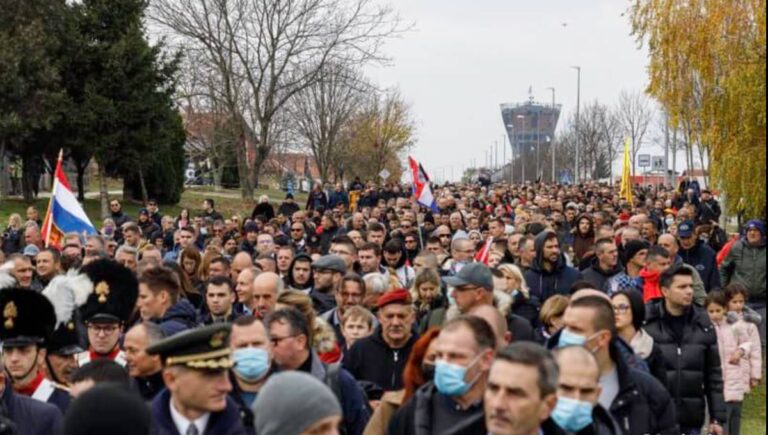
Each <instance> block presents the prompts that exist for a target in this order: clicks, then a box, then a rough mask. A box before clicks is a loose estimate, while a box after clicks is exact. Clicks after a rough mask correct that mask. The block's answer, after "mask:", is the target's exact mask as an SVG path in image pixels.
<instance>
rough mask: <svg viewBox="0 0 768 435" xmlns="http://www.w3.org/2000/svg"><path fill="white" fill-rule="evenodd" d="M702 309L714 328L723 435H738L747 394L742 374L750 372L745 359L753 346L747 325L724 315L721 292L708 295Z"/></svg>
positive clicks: (724, 298) (725, 301)
mask: <svg viewBox="0 0 768 435" xmlns="http://www.w3.org/2000/svg"><path fill="white" fill-rule="evenodd" d="M704 307H705V308H706V310H707V314H709V319H710V320H711V321H712V324H713V325H714V327H715V333H716V335H717V347H718V350H719V352H720V362H721V365H722V373H723V394H724V396H725V403H726V408H727V411H728V414H727V415H728V420H727V422H726V423H725V429H726V431H725V433H727V434H731V435H738V433H739V428H740V426H741V404H742V402H743V401H744V395H745V394H746V393H747V391H749V384H748V382H747V381H746V380H745V375H744V372H745V371H746V372H748V371H749V364H748V361H747V359H746V358H747V357H748V355H749V354H750V351H751V347H752V343H751V342H750V340H749V337H748V335H747V325H746V323H745V322H744V321H743V320H741V319H740V318H738V317H737V316H734V315H731V316H729V315H727V314H726V313H727V309H728V299H727V297H726V294H725V293H724V292H723V291H721V290H713V291H711V292H710V293H709V294H708V295H707V299H706V301H705V303H704Z"/></svg>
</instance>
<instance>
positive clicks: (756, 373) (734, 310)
mask: <svg viewBox="0 0 768 435" xmlns="http://www.w3.org/2000/svg"><path fill="white" fill-rule="evenodd" d="M725 297H726V299H727V300H728V315H729V316H736V317H737V318H739V319H741V320H744V322H746V328H747V336H748V337H749V341H750V343H752V348H751V352H750V353H749V355H747V360H748V362H749V370H747V371H745V372H744V376H745V381H746V382H747V392H749V390H751V389H752V388H755V387H757V385H758V384H760V378H761V377H762V373H763V370H762V368H763V367H762V366H763V354H762V345H761V344H760V332H759V331H758V330H757V328H758V327H759V326H760V324H761V322H762V318H761V317H760V315H759V314H757V312H756V311H755V310H753V309H751V308H749V307H748V306H747V305H746V302H747V297H748V292H747V289H746V288H745V287H744V286H742V285H740V284H735V283H732V284H729V285H728V286H726V287H725Z"/></svg>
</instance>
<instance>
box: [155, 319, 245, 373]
mask: <svg viewBox="0 0 768 435" xmlns="http://www.w3.org/2000/svg"><path fill="white" fill-rule="evenodd" d="M230 329H231V325H229V324H228V323H214V324H213V325H208V326H201V327H199V328H194V329H190V330H187V331H184V332H181V333H179V334H176V335H174V336H172V337H168V338H166V339H163V340H160V341H158V342H157V343H155V344H153V345H151V346H149V347H148V348H147V354H149V355H159V356H160V359H161V360H162V361H163V364H164V365H165V366H174V365H183V366H186V367H189V368H193V369H208V370H217V369H222V370H223V369H230V368H232V366H233V365H234V362H233V361H232V351H231V350H230V348H229V332H230Z"/></svg>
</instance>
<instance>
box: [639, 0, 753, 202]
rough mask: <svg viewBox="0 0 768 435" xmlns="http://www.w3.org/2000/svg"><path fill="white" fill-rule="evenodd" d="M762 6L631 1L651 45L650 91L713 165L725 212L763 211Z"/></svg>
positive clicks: (707, 0) (727, 1)
mask: <svg viewBox="0 0 768 435" xmlns="http://www.w3.org/2000/svg"><path fill="white" fill-rule="evenodd" d="M765 13H766V10H765V0H687V1H679V0H633V4H632V7H631V9H630V17H631V20H632V30H633V34H634V35H635V36H636V37H637V38H638V41H639V42H640V43H641V44H643V43H647V44H648V49H649V54H650V65H649V75H650V83H649V86H648V89H647V91H648V93H649V94H650V95H652V96H653V97H655V98H656V99H657V100H658V101H659V102H661V104H662V105H663V106H664V109H665V110H666V112H667V113H668V114H669V115H670V120H671V124H672V125H673V126H682V127H683V128H684V129H685V131H686V135H688V136H689V140H690V142H689V143H696V144H697V145H698V146H699V149H700V150H702V151H703V153H706V154H707V156H708V161H709V162H710V168H709V169H710V175H711V183H712V185H713V186H714V187H716V188H718V189H720V190H721V191H723V192H725V193H726V194H727V197H728V198H729V200H728V203H727V206H728V209H729V211H731V212H734V211H736V210H735V209H736V204H737V203H738V202H739V198H744V199H745V201H744V203H745V205H746V213H747V215H751V216H762V215H764V213H765V194H766V191H765V164H766V161H765V157H766V155H765V153H766V113H765V101H766V80H765V79H766V72H765V67H766V62H765V61H766V58H765V56H766V44H765V42H766V41H765V38H766V33H765V32H766V27H765V24H766V17H765Z"/></svg>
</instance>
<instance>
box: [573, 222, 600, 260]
mask: <svg viewBox="0 0 768 435" xmlns="http://www.w3.org/2000/svg"><path fill="white" fill-rule="evenodd" d="M582 219H586V220H587V221H588V222H589V230H587V233H586V234H581V233H580V232H579V222H580V221H581V220H582ZM594 227H595V224H594V221H593V220H592V217H591V216H590V215H587V214H582V215H581V216H579V217H578V218H577V219H576V227H575V228H574V230H573V255H574V260H573V262H574V264H578V263H579V262H580V261H581V260H582V259H583V258H584V255H585V254H586V253H587V252H589V251H590V250H592V245H594V244H595V228H594Z"/></svg>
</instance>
